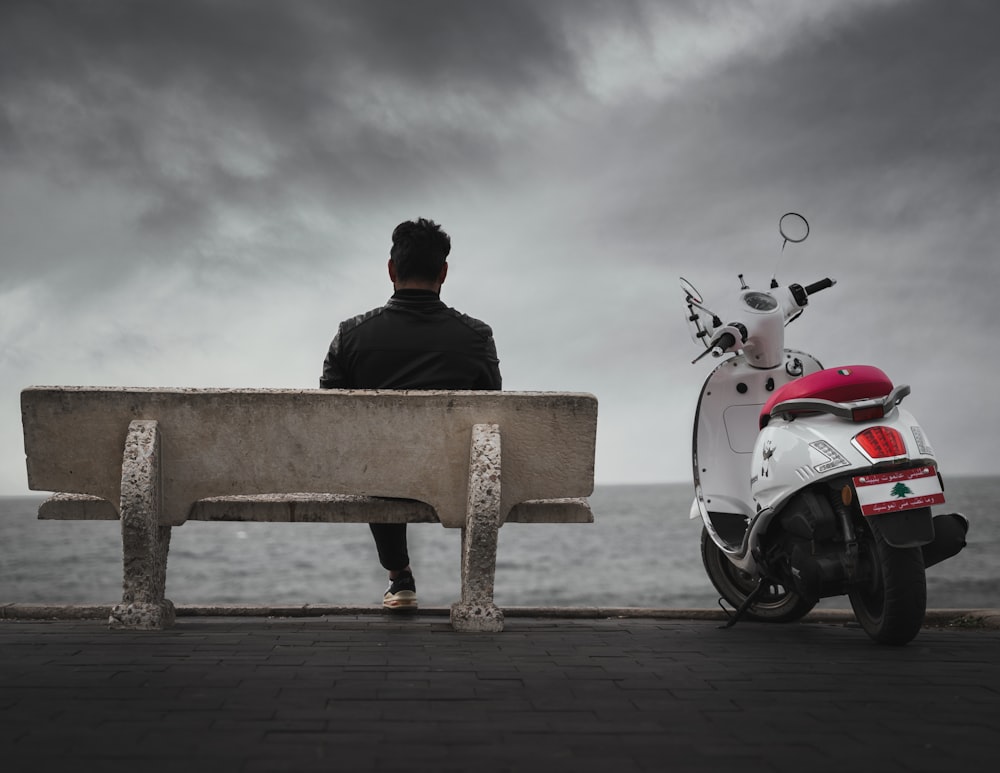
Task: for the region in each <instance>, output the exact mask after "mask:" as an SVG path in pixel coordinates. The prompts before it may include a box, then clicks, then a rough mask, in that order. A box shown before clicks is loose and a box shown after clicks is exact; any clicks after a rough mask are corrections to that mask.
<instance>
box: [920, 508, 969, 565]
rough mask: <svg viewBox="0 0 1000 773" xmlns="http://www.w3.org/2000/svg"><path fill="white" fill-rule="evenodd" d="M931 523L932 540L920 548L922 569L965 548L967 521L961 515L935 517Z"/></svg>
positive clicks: (938, 562) (946, 514)
mask: <svg viewBox="0 0 1000 773" xmlns="http://www.w3.org/2000/svg"><path fill="white" fill-rule="evenodd" d="M933 522H934V540H933V541H932V542H928V543H927V544H926V545H923V546H922V547H921V550H922V551H923V554H924V568H927V567H929V566H934V564H940V563H941V562H942V561H944V560H945V559H947V558H951V557H952V556H954V555H956V554H958V553H959V552H960V551H961V550H962V548H964V547H965V545H966V542H965V535H966V534H968V532H969V521H968V519H967V518H966V517H965V516H964V515H962V514H961V513H945V514H943V515H935V516H934V521H933Z"/></svg>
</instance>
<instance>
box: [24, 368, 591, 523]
mask: <svg viewBox="0 0 1000 773" xmlns="http://www.w3.org/2000/svg"><path fill="white" fill-rule="evenodd" d="M21 412H22V423H23V426H24V439H25V452H26V455H27V469H28V484H29V487H30V488H31V489H33V490H36V491H57V492H70V493H78V494H89V495H93V496H97V497H100V498H102V499H104V500H107V501H108V502H110V503H112V504H113V505H115V506H117V504H118V502H119V500H120V496H121V480H120V470H121V454H122V448H123V447H124V444H125V436H126V434H127V432H128V426H129V422H131V421H132V420H135V419H142V420H154V421H156V422H157V423H158V426H159V431H160V435H161V443H162V450H163V458H164V468H163V481H162V485H163V491H162V499H163V510H162V515H161V518H162V523H164V524H171V525H178V524H180V523H183V522H184V521H185V520H186V519H187V518H188V516H189V513H190V512H191V508H192V505H193V504H194V503H195V502H196V501H197V500H200V499H205V498H208V497H226V496H232V495H247V494H276V493H285V492H307V493H310V492H315V493H325V494H327V493H328V494H351V495H366V496H378V497H402V498H408V499H419V500H420V501H422V502H426V503H427V504H429V505H430V506H431V507H433V508H434V509H435V511H436V512H437V513H438V516H439V518H440V521H441V523H442V524H443V525H444V526H448V527H452V528H463V527H464V525H465V513H466V504H467V498H466V497H467V481H468V458H469V456H468V454H469V443H470V439H471V437H470V436H471V428H472V426H473V425H474V424H479V423H487V424H498V425H500V426H501V427H502V434H503V443H504V462H503V465H504V476H505V485H504V487H503V491H502V494H501V502H500V511H501V520H502V519H504V518H505V517H506V515H507V513H508V511H509V510H510V509H511V507H512V506H513V505H515V504H517V503H519V502H523V501H526V500H533V499H553V498H577V497H587V496H589V495H590V494H591V493H592V491H593V478H594V470H593V465H594V447H595V441H596V431H597V430H596V427H597V400H596V398H594V396H593V395H588V394H576V393H545V392H435V391H412V392H407V391H366V390H319V389H317V390H273V389H272V390H262V389H230V390H211V389H138V388H96V387H29V388H28V389H25V390H24V391H23V392H22V393H21ZM428 459H432V460H434V471H435V474H434V475H428V474H427V468H428Z"/></svg>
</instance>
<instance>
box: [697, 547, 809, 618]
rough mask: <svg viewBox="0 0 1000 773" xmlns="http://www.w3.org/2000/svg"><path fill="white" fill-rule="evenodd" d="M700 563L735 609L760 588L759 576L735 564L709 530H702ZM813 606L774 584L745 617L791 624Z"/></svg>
mask: <svg viewBox="0 0 1000 773" xmlns="http://www.w3.org/2000/svg"><path fill="white" fill-rule="evenodd" d="M701 562H702V563H703V564H704V565H705V571H706V572H707V573H708V578H709V579H710V580H711V581H712V585H714V586H715V589H716V590H717V591H718V592H719V594H720V595H721V596H722V598H723V599H725V600H726V601H727V602H729V603H730V604H732V605H733V607H735V608H739V607H740V606H741V605H742V604H743V602H744V601H746V598H747V596H749V595H750V594H751V593H752V592H753V591H754V589H755V588H756V587H757V579H756V578H755V577H753V576H751V575H750V574H749V573H747V572H744V571H742V570H741V569H738V568H736V567H735V566H733V564H732V563H730V561H729V559H728V558H726V554H725V553H723V552H722V550H721V549H720V548H719V546H718V545H716V544H715V543H714V542H713V541H712V538H711V537H710V536H708V531H707V530H706V529H702V530H701ZM814 606H816V604H815V602H810V601H808V600H806V599H803V598H802V597H801V596H799V595H798V594H797V593H795V592H794V591H792V590H789V589H788V588H786V587H784V586H782V585H777V584H771V585H770V586H768V587H765V588H764V590H763V591H762V592H761V593H760V595H758V596H757V599H756V600H755V601H754V602H753V603H752V604H751V605H750V608H749V609H747V611H746V613H745V614H744V618H745V619H747V620H756V621H758V622H762V623H790V622H792V621H794V620H798V619H800V618H801V617H803V616H804V615H805V614H807V613H808V612H809V611H810V610H811V609H812V608H813V607H814Z"/></svg>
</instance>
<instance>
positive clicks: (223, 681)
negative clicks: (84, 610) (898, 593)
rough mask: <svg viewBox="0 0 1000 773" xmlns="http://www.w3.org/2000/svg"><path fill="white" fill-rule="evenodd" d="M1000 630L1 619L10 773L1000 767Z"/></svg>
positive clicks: (968, 771) (0, 693) (619, 622)
mask: <svg viewBox="0 0 1000 773" xmlns="http://www.w3.org/2000/svg"><path fill="white" fill-rule="evenodd" d="M998 652H1000V631H996V630H950V629H925V630H923V631H921V633H920V635H919V637H918V639H917V640H916V641H915V642H913V643H912V644H911V645H910V646H907V647H904V648H888V647H878V646H876V645H873V644H872V643H870V642H869V641H868V639H867V637H866V636H865V635H864V633H863V632H861V631H860V630H859V629H858V628H857V627H851V626H844V625H833V624H825V623H797V624H791V625H784V626H780V625H760V624H752V623H746V624H744V623H741V624H740V625H738V626H736V627H735V628H732V629H729V630H720V629H719V628H718V624H717V623H715V622H712V621H704V620H691V621H683V620H657V619H639V618H634V619H633V618H615V619H603V620H602V619H586V618H579V619H577V618H574V619H562V620H558V621H555V622H553V621H552V620H536V619H532V618H523V617H513V616H512V617H510V618H509V619H508V621H507V629H506V630H505V631H504V633H502V634H499V635H492V634H488V635H475V634H458V633H455V632H452V631H451V630H450V629H449V628H448V626H447V623H443V622H442V621H441V618H440V617H424V616H422V615H417V616H415V617H414V618H413V619H411V620H408V621H406V622H405V623H399V622H395V621H392V620H389V619H385V618H380V617H368V618H354V617H347V618H343V619H340V618H337V617H334V616H331V617H328V618H295V619H265V618H252V617H240V618H210V619H209V618H197V617H183V618H180V619H179V620H178V623H177V625H176V627H175V628H173V629H171V630H169V631H165V632H155V633H150V632H123V631H108V630H107V628H106V627H105V625H104V623H103V622H102V621H96V620H79V619H77V620H65V621H27V622H25V621H7V620H5V621H3V622H0V744H2V748H3V749H4V769H5V770H11V771H14V772H15V773H21V772H22V771H35V770H37V771H43V770H45V771H47V770H53V771H55V770H59V771H65V770H71V769H78V768H81V767H82V768H83V769H86V770H91V769H92V770H101V771H118V770H125V769H126V768H127V769H128V770H130V771H135V770H137V769H141V770H143V771H151V772H152V773H157V772H158V771H178V772H179V773H196V772H197V771H200V770H212V771H213V773H215V772H216V771H219V772H220V773H227V771H238V772H239V773H253V772H254V771H281V770H291V771H312V770H324V771H328V770H332V769H338V770H379V771H386V772H387V773H388V772H391V771H407V773H414V771H421V770H427V771H435V772H436V773H447V771H468V770H476V771H477V773H491V772H493V771H496V772H498V773H499V772H500V771H503V772H505V773H507V772H510V771H519V772H520V771H528V772H530V771H538V772H539V773H542V772H544V773H560V771H572V772H573V773H587V771H601V773H605V771H609V770H614V771H615V772H616V773H626V772H627V771H646V770H656V771H662V770H671V771H697V772H701V771H706V772H709V771H727V772H728V771H732V770H740V771H741V773H758V772H759V773H786V771H787V773H791V772H792V771H793V770H794V771H796V773H798V771H802V770H809V771H810V773H822V772H823V771H834V770H836V771H838V773H840V772H841V771H843V770H845V769H855V770H878V771H879V772H880V773H891V772H892V771H925V770H926V771H962V773H974V772H975V771H985V770H993V769H994V768H995V766H996V759H995V758H996V753H997V751H998V748H1000V746H998V742H997V740H996V739H997V738H998V737H1000V658H998V656H997V653H998Z"/></svg>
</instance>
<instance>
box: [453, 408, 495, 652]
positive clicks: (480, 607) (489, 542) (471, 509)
mask: <svg viewBox="0 0 1000 773" xmlns="http://www.w3.org/2000/svg"><path fill="white" fill-rule="evenodd" d="M500 444H501V439H500V428H499V427H498V426H497V425H496V424H477V425H476V426H474V427H473V428H472V447H471V449H470V451H469V493H468V497H469V499H468V503H469V504H468V516H467V519H466V526H465V528H464V529H462V600H461V601H459V602H458V603H457V604H455V605H453V606H452V608H451V625H452V627H453V628H454V629H455V630H456V631H477V632H484V631H489V632H496V631H502V630H503V612H502V611H501V610H500V608H499V607H497V605H496V604H495V603H494V602H493V583H494V578H495V576H496V566H497V535H498V533H499V531H500V500H501V497H502V494H501V486H502V483H501V481H502V475H501V466H502V462H501V454H500V449H501V445H500Z"/></svg>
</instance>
